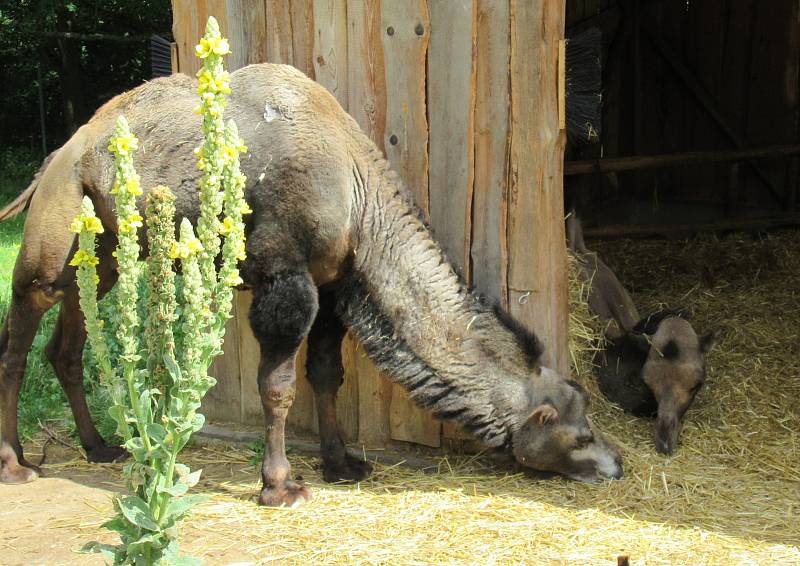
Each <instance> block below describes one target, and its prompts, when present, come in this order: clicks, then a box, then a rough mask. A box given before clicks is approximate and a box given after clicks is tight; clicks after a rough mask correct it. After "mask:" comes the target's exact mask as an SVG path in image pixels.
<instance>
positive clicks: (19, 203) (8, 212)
mask: <svg viewBox="0 0 800 566" xmlns="http://www.w3.org/2000/svg"><path fill="white" fill-rule="evenodd" d="M56 153H58V150H55V151H54V152H52V153H51V154H50V155H48V156H47V157H45V159H44V161H43V162H42V166H41V167H39V170H38V171H37V172H36V174H35V175H34V176H33V181H31V184H30V185H28V188H27V189H25V190H24V191H22V193H20V195H19V196H18V197H17V198H15V199H14V200H13V201H11V202H10V203H9V204H7V205H6V206H4V207H3V208H2V209H0V222H5V221H6V220H11V219H12V218H14V217H15V216H18V215H19V214H20V213H22V212H23V211H24V210H25V209H26V208H28V205H29V204H30V203H31V199H32V198H33V193H35V192H36V188H37V187H38V186H39V181H41V179H42V175H43V174H44V171H45V169H47V166H48V165H50V162H51V161H53V157H55V155H56Z"/></svg>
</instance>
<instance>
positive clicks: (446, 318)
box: [0, 64, 622, 505]
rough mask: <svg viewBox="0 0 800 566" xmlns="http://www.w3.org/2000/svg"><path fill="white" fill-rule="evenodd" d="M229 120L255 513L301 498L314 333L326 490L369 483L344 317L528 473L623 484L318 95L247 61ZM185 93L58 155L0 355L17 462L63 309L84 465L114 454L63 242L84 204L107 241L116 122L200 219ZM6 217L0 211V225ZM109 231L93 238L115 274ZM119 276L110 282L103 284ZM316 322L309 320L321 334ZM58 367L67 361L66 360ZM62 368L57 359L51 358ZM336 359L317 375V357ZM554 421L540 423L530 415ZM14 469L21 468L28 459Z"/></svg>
mask: <svg viewBox="0 0 800 566" xmlns="http://www.w3.org/2000/svg"><path fill="white" fill-rule="evenodd" d="M232 87H233V94H232V95H231V96H230V99H229V105H228V110H227V116H228V117H230V118H233V119H235V120H236V122H237V124H238V125H239V131H240V133H241V135H242V137H243V138H244V139H245V140H246V142H247V144H248V146H249V148H250V149H249V152H248V153H247V155H246V156H245V158H244V159H243V161H242V169H243V171H244V173H246V175H247V178H248V186H247V199H248V202H249V203H250V206H251V207H252V209H253V214H252V215H251V216H250V217H249V220H248V226H247V232H248V239H247V255H248V259H247V260H246V262H245V263H244V265H243V266H242V274H243V277H244V279H245V282H246V283H247V284H248V285H250V286H251V287H252V288H253V294H254V300H253V307H252V309H251V312H250V322H251V326H252V328H253V331H254V333H255V335H256V337H257V338H258V340H259V342H260V343H261V346H262V350H261V355H262V359H261V363H260V365H259V372H258V383H259V391H260V394H261V400H262V405H263V408H264V414H265V421H266V435H267V450H266V453H265V455H264V461H263V464H262V480H263V488H262V491H261V497H260V501H261V502H262V503H264V504H268V505H295V504H298V503H302V502H303V501H305V500H307V499H309V498H310V497H311V493H310V492H309V490H308V489H307V488H306V487H305V486H303V485H302V484H300V483H299V482H296V481H293V480H292V478H291V471H290V469H289V463H288V461H287V459H286V455H285V450H284V440H283V430H284V424H285V420H286V415H287V413H288V410H289V408H290V406H291V403H292V400H293V398H294V385H295V384H294V379H295V378H294V376H295V355H296V351H297V347H298V345H299V344H300V341H301V340H302V338H303V337H304V336H306V335H307V334H310V335H311V338H312V340H311V345H310V347H311V351H310V354H309V378H310V379H311V383H312V385H313V386H314V390H315V392H316V395H317V403H318V408H319V414H320V420H321V422H320V431H321V437H322V438H321V442H322V456H323V464H324V468H325V477H326V479H329V480H332V481H333V480H338V479H347V480H357V479H361V478H363V477H365V476H366V474H368V473H369V468H368V466H366V465H364V463H362V462H358V460H357V459H355V458H353V457H351V456H349V455H347V453H346V451H345V447H344V444H343V443H342V440H341V437H340V435H339V432H338V423H337V422H336V420H335V415H336V412H335V408H334V402H335V393H336V390H337V389H338V386H339V384H340V383H341V379H342V373H341V360H340V357H339V354H338V353H337V349H338V348H339V347H340V342H341V336H342V333H343V331H342V329H341V324H340V323H339V322H338V321H337V316H336V314H334V313H335V312H338V314H339V315H340V318H341V319H342V321H343V322H344V323H345V324H346V325H347V326H349V327H351V328H352V329H353V331H354V332H355V333H356V334H357V335H358V336H359V338H360V339H361V340H362V341H363V343H364V345H365V348H366V349H367V351H368V352H369V353H370V354H371V355H372V356H373V357H374V358H375V359H376V360H377V361H378V363H379V364H380V365H381V367H382V368H384V369H385V370H386V371H387V373H388V375H390V376H391V377H392V379H394V380H396V381H397V382H398V383H401V384H402V385H404V386H405V387H407V388H408V389H409V390H410V391H411V393H412V396H413V397H414V398H415V399H416V400H417V401H418V402H419V403H420V404H421V405H423V406H426V407H428V408H430V409H431V410H433V411H434V412H436V413H437V414H438V415H439V416H440V417H442V418H447V419H450V420H455V421H457V422H460V423H463V424H464V425H465V426H467V427H468V428H470V429H471V430H473V431H474V432H475V434H476V435H478V437H479V438H481V439H482V440H484V441H485V442H487V443H489V444H491V445H493V446H504V447H507V448H509V449H511V450H513V453H514V454H515V456H516V457H517V459H518V460H519V461H521V462H522V463H524V464H525V465H528V466H530V467H532V468H536V469H541V470H548V471H554V472H558V473H562V474H565V475H567V476H569V477H573V478H576V479H580V480H584V481H596V480H598V479H599V478H602V477H619V476H620V475H621V474H622V468H621V465H620V462H619V456H618V454H617V452H616V450H615V449H614V448H613V447H612V446H610V445H609V444H607V443H606V442H605V441H604V440H603V438H602V436H601V435H600V434H599V433H596V431H594V430H593V429H592V427H591V425H590V424H589V421H588V420H587V418H586V411H587V401H586V395H585V393H584V392H583V391H582V390H581V389H580V388H579V387H577V386H576V384H574V382H569V381H568V380H566V379H564V378H563V377H562V376H559V375H558V374H556V373H555V372H553V371H552V370H549V369H547V368H542V367H540V366H539V362H538V354H539V351H538V350H537V349H536V347H533V348H532V347H531V345H532V344H535V343H536V342H535V341H531V339H530V337H526V336H525V335H523V334H522V333H520V332H518V331H515V330H514V329H513V328H511V327H510V326H509V325H507V324H504V323H503V322H502V321H501V320H500V319H499V318H498V317H497V316H496V315H495V314H494V312H493V311H492V310H491V309H490V308H488V307H486V306H484V305H482V304H481V303H479V302H478V301H477V300H476V299H475V298H474V297H473V296H472V295H471V294H470V293H468V292H467V291H466V289H465V288H464V286H463V284H462V283H461V282H460V281H459V280H458V278H457V276H456V275H455V273H454V271H453V269H452V268H451V266H450V265H449V264H448V263H447V261H446V260H445V258H444V256H443V254H442V252H441V250H440V249H439V247H438V246H437V245H436V243H435V242H434V241H433V240H432V238H431V235H430V233H429V231H428V230H427V228H426V227H425V226H424V225H423V223H422V222H421V221H420V219H419V218H420V216H419V213H418V212H417V210H416V209H415V208H414V206H413V205H412V203H411V199H410V197H409V193H408V192H407V191H406V189H405V188H404V187H403V186H402V184H401V182H400V181H399V179H398V177H397V176H396V175H395V174H393V173H392V172H391V171H389V168H388V165H387V163H386V161H385V159H384V157H383V156H382V155H381V153H380V152H379V150H378V149H377V148H376V146H375V145H374V144H373V143H372V142H371V141H370V140H369V139H368V138H367V137H366V136H365V135H364V134H363V133H362V132H361V130H360V129H359V128H358V126H357V125H356V123H355V121H354V120H353V119H352V118H351V117H350V116H348V115H347V114H346V113H345V112H344V111H343V110H342V108H341V107H340V106H339V105H338V103H337V102H336V100H335V99H334V98H333V97H332V96H331V95H330V94H329V93H328V92H327V91H326V90H325V89H324V88H322V87H321V86H319V85H317V84H316V83H314V82H313V81H311V80H309V79H308V78H306V77H305V76H304V75H303V74H302V73H300V72H299V71H297V70H295V69H293V68H292V67H288V66H281V65H268V64H264V65H252V66H249V67H246V68H244V69H240V70H239V71H236V72H235V73H233V75H232ZM195 99H196V94H195V85H194V84H193V82H192V81H191V80H190V79H189V78H188V77H184V76H181V75H176V76H172V77H169V78H164V79H158V80H154V81H152V82H150V83H147V84H146V85H143V86H141V87H139V88H137V89H134V90H132V91H130V92H127V93H125V94H123V95H120V96H119V97H117V98H115V99H114V100H112V101H111V102H109V103H108V104H106V105H105V106H104V107H103V108H101V109H100V110H99V111H98V112H97V114H96V115H95V117H94V118H93V119H92V120H91V121H90V122H89V124H87V125H86V126H84V127H83V128H81V129H80V130H79V131H78V132H77V133H76V134H75V136H73V138H72V139H71V140H70V141H69V142H67V144H66V145H65V146H64V147H63V148H61V150H59V151H58V153H57V154H56V155H55V156H54V157H53V160H52V162H51V163H50V165H49V166H47V167H46V168H45V170H44V171H43V173H42V175H41V179H40V181H39V183H38V186H37V187H36V188H35V192H34V193H33V197H32V199H31V210H30V213H29V217H28V221H27V222H26V226H25V239H24V243H23V246H22V249H21V251H20V256H19V260H18V262H17V266H16V269H15V273H14V283H13V285H14V298H13V301H12V306H11V310H10V312H9V317H8V320H7V321H6V332H5V333H4V334H3V339H4V342H3V348H2V350H0V353H1V355H0V384H2V385H0V402H2V412H3V423H2V424H3V428H2V436H3V438H4V439H5V440H7V441H8V442H9V443H10V444H11V445H12V446H13V448H14V449H15V451H16V453H17V454H18V455H19V456H20V457H21V456H22V451H21V447H20V445H19V441H18V438H17V427H16V402H17V397H18V393H19V385H20V384H21V382H22V374H23V370H24V361H25V356H26V355H27V351H28V349H29V347H30V343H31V340H32V339H33V335H34V334H35V331H36V327H37V325H38V322H39V319H40V317H41V315H42V314H43V313H44V311H45V310H46V309H47V308H49V307H50V306H52V305H53V304H54V303H55V302H57V301H59V300H63V301H64V305H63V306H62V310H61V315H62V316H61V318H60V319H59V329H60V330H57V331H56V334H55V337H54V340H55V341H56V342H57V344H56V345H55V346H54V347H53V348H52V351H54V352H60V353H61V354H60V355H58V356H56V357H55V360H54V361H56V362H57V363H56V364H55V365H56V371H57V373H58V375H59V379H60V380H61V382H62V384H63V385H64V387H65V390H67V395H68V397H69V399H70V403H71V404H72V408H73V412H75V415H76V421H77V422H78V428H79V431H80V434H81V441H82V443H83V445H84V447H86V449H87V453H89V455H90V457H93V456H96V457H97V458H98V459H108V458H111V457H114V456H115V454H116V452H115V451H114V449H109V448H108V447H106V446H105V444H104V443H103V441H102V439H101V438H100V437H99V435H98V434H97V432H96V430H95V429H94V426H93V425H92V423H91V421H90V420H88V411H86V409H85V399H84V397H83V389H82V385H81V367H80V356H79V355H78V354H76V352H80V350H81V348H82V346H83V340H84V339H85V337H84V334H83V331H82V318H81V315H80V311H79V310H78V307H77V301H76V300H75V297H76V289H75V285H74V270H73V269H72V268H69V267H68V266H67V262H68V260H69V257H70V256H71V254H72V253H73V246H74V237H73V236H74V235H73V234H70V233H69V232H68V230H67V227H68V225H69V222H70V220H71V219H72V218H73V217H74V215H75V214H76V213H77V211H78V207H79V205H80V201H81V198H82V197H83V196H84V195H89V196H90V197H91V198H92V200H93V201H94V203H95V206H96V208H97V210H98V214H99V215H100V217H101V218H102V220H103V222H104V224H105V225H106V226H109V227H112V228H113V227H114V217H113V213H112V200H111V197H110V195H109V193H108V190H109V188H110V187H111V183H112V177H113V171H114V169H113V162H112V160H111V158H110V156H109V155H108V154H107V151H106V144H107V140H108V137H109V135H110V133H111V131H112V128H113V124H114V121H115V119H116V117H117V116H118V115H119V114H120V113H124V114H125V116H126V117H127V119H128V121H129V123H130V124H131V128H132V130H133V131H134V133H135V134H136V135H137V136H138V137H139V139H140V148H141V149H140V150H139V152H138V153H137V154H136V168H137V171H138V172H139V174H140V175H141V177H142V185H143V186H144V187H152V186H154V185H156V184H166V185H168V186H170V187H171V188H172V189H173V191H175V193H176V196H177V203H176V205H177V209H178V217H179V218H180V217H184V216H185V217H187V218H189V219H190V220H194V219H195V218H196V217H197V214H198V203H197V194H196V189H195V187H196V181H197V179H198V176H199V172H198V171H197V169H196V167H195V163H194V157H193V155H192V148H194V147H195V146H197V145H198V144H199V142H200V139H199V132H200V128H199V118H198V117H197V116H195V115H193V114H192V108H193V107H194V105H195V104H196V101H195ZM1 214H2V213H0V215H1ZM112 249H113V232H112V231H109V237H108V238H107V241H103V242H101V249H100V253H101V255H103V258H102V259H101V262H102V264H104V265H108V266H112V265H113V263H112V262H111V261H110V257H109V254H110V252H111V250H112ZM113 277H114V276H113V272H111V273H106V274H104V275H102V278H103V285H104V288H109V287H110V286H111V285H112V284H113ZM315 321H316V322H315ZM64 357H65V358H64ZM62 359H65V360H66V361H61V360H62ZM315 359H318V360H328V361H329V362H330V363H331V365H330V366H328V367H320V364H317V363H315V362H314V361H313V360H315ZM542 414H548V415H550V418H548V419H542V418H540V415H542ZM20 461H21V462H22V463H23V465H24V464H25V461H24V460H23V459H21V460H20Z"/></svg>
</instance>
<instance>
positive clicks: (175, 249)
mask: <svg viewBox="0 0 800 566" xmlns="http://www.w3.org/2000/svg"><path fill="white" fill-rule="evenodd" d="M202 249H203V246H202V245H201V244H200V240H198V239H197V238H193V239H191V240H189V241H187V242H172V247H171V248H170V250H169V257H171V258H172V259H186V258H188V257H190V256H193V255H194V254H196V253H197V252H199V251H200V250H202Z"/></svg>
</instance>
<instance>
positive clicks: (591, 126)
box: [565, 28, 603, 143]
mask: <svg viewBox="0 0 800 566" xmlns="http://www.w3.org/2000/svg"><path fill="white" fill-rule="evenodd" d="M601 49H602V34H601V33H600V30H599V29H597V28H589V29H587V30H586V31H584V32H583V33H580V34H578V35H576V36H575V37H573V38H570V39H568V40H567V47H566V58H567V61H566V65H567V69H566V82H567V84H566V94H565V96H566V106H567V108H566V115H567V116H566V117H567V135H568V136H569V138H570V139H571V140H573V141H577V142H583V143H594V142H596V141H598V140H599V138H600V125H601V120H602V117H601V108H602V103H603V95H602V63H601Z"/></svg>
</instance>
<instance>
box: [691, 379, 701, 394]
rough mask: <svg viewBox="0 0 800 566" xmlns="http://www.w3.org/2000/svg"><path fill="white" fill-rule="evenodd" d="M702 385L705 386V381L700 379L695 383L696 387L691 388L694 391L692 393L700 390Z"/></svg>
mask: <svg viewBox="0 0 800 566" xmlns="http://www.w3.org/2000/svg"><path fill="white" fill-rule="evenodd" d="M702 387H703V382H702V381H698V382H697V383H696V384H695V385H694V387H692V389H691V393H692V395H695V394H696V393H697V392H698V391H700V389H701V388H702Z"/></svg>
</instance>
